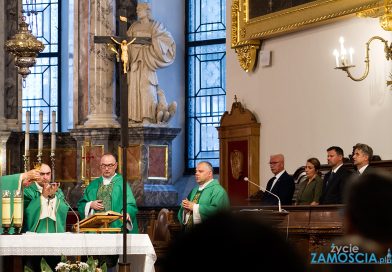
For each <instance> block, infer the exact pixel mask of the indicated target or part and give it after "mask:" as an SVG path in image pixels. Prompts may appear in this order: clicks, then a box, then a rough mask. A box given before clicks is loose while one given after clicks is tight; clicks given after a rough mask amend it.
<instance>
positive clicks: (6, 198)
mask: <svg viewBox="0 0 392 272" xmlns="http://www.w3.org/2000/svg"><path fill="white" fill-rule="evenodd" d="M1 204H2V213H1V220H2V225H3V226H10V225H11V196H10V191H8V190H4V191H3V193H2V199H1Z"/></svg>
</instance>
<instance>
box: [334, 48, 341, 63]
mask: <svg viewBox="0 0 392 272" xmlns="http://www.w3.org/2000/svg"><path fill="white" fill-rule="evenodd" d="M333 55H334V56H335V62H336V67H339V66H340V65H339V52H338V50H337V49H335V50H333Z"/></svg>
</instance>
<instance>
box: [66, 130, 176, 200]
mask: <svg viewBox="0 0 392 272" xmlns="http://www.w3.org/2000/svg"><path fill="white" fill-rule="evenodd" d="M180 131H181V129H180V128H168V127H158V126H140V127H130V128H129V132H128V133H129V146H128V148H127V150H126V152H127V179H128V182H129V183H130V185H131V187H132V191H133V194H134V196H135V198H136V202H137V205H138V206H150V207H151V206H158V207H159V206H165V207H167V206H175V205H177V198H178V193H177V191H176V190H175V188H174V186H173V181H172V141H173V139H174V138H175V137H176V136H177V135H178V134H179V133H180ZM71 135H72V136H73V137H74V138H75V139H76V141H77V146H78V179H79V180H82V179H84V178H85V177H86V173H85V171H86V169H90V172H91V178H92V179H94V178H96V177H98V176H100V170H99V160H100V157H99V156H100V154H104V153H108V152H109V153H112V154H115V155H117V157H118V165H119V168H118V171H117V172H119V173H122V161H121V158H122V154H121V152H122V150H121V149H120V143H121V142H120V129H117V128H93V129H91V128H78V129H73V130H72V131H71ZM86 139H90V140H91V154H89V155H88V156H87V155H86V154H85V152H84V153H83V143H84V141H85V140H86Z"/></svg>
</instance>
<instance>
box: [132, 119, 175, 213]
mask: <svg viewBox="0 0 392 272" xmlns="http://www.w3.org/2000/svg"><path fill="white" fill-rule="evenodd" d="M180 131H181V129H180V128H168V127H154V126H148V127H146V126H144V127H132V128H129V147H128V150H127V151H128V154H127V162H128V172H127V173H128V180H131V181H136V183H138V182H139V183H140V181H141V183H142V184H139V185H137V184H134V188H135V189H137V190H136V192H138V191H140V190H141V189H143V194H142V199H139V196H137V202H138V203H142V204H141V205H142V206H165V207H167V206H175V205H176V204H177V198H178V193H177V191H176V190H175V188H174V186H173V181H172V141H173V139H174V138H175V137H176V136H177V135H178V134H179V133H180ZM135 197H136V196H135Z"/></svg>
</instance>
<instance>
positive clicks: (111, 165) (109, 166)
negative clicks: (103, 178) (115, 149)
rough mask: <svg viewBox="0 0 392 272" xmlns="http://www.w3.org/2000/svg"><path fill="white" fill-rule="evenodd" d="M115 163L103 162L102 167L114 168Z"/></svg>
mask: <svg viewBox="0 0 392 272" xmlns="http://www.w3.org/2000/svg"><path fill="white" fill-rule="evenodd" d="M115 165H116V164H115V163H110V164H101V168H113V167H114V166H115Z"/></svg>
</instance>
